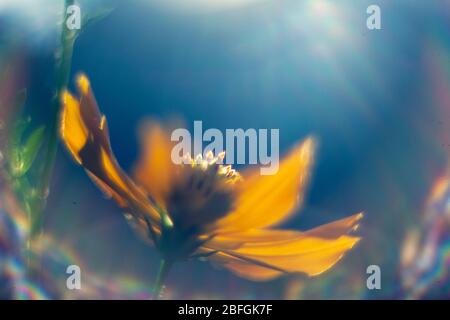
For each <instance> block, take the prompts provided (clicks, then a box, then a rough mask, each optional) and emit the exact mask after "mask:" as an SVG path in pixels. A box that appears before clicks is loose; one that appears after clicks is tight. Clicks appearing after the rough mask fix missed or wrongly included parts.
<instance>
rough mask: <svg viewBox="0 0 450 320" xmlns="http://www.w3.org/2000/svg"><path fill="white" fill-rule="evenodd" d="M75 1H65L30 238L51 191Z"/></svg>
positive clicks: (38, 231)
mask: <svg viewBox="0 0 450 320" xmlns="http://www.w3.org/2000/svg"><path fill="white" fill-rule="evenodd" d="M74 3H75V1H74V0H66V1H65V3H64V12H63V16H64V20H63V24H62V30H61V40H60V41H61V45H60V48H59V49H58V51H57V52H56V92H55V96H54V97H53V99H52V111H53V118H52V119H51V123H50V126H49V131H48V135H49V136H48V145H47V148H46V149H45V154H44V161H43V167H42V169H41V170H42V171H41V172H42V173H41V179H40V183H39V185H38V188H37V192H38V196H37V203H36V206H35V212H34V214H33V217H32V221H31V222H32V223H31V231H30V238H34V237H35V236H38V235H39V234H41V232H42V224H43V211H44V209H45V205H46V202H47V197H48V193H49V184H50V180H51V176H52V172H53V166H54V163H55V158H56V153H57V149H58V119H59V113H60V97H61V93H62V92H63V91H64V89H65V88H66V87H67V84H68V82H69V77H70V69H71V65H72V56H73V46H74V43H75V39H76V37H77V35H78V30H69V28H67V26H66V24H65V23H64V22H65V21H66V19H67V8H68V7H69V6H71V5H73V4H74Z"/></svg>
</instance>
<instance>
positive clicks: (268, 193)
mask: <svg viewBox="0 0 450 320" xmlns="http://www.w3.org/2000/svg"><path fill="white" fill-rule="evenodd" d="M314 145H315V143H314V140H313V139H312V138H308V139H306V140H305V141H304V142H303V143H302V144H301V145H299V146H298V147H296V148H294V149H293V151H291V152H290V154H288V155H287V156H286V157H285V158H284V159H283V160H282V161H281V163H280V167H279V171H278V172H277V173H276V174H274V175H268V176H263V175H261V174H260V172H259V170H253V171H252V172H251V173H249V174H246V173H245V172H244V173H243V174H242V175H243V177H244V181H243V182H242V183H241V185H240V188H239V192H238V196H237V199H236V203H235V209H234V210H233V211H232V212H231V213H230V214H229V215H228V216H226V217H225V218H223V219H221V220H220V221H218V222H217V224H216V229H217V230H218V231H219V233H226V232H233V231H244V230H247V229H251V228H256V229H258V228H265V227H270V226H273V225H276V224H280V223H281V222H283V221H285V220H286V219H288V218H289V217H290V216H291V215H292V214H294V213H295V209H297V207H298V206H299V205H300V204H301V202H302V200H303V197H304V193H305V188H306V186H307V183H308V177H309V173H310V170H311V166H312V163H313V155H314Z"/></svg>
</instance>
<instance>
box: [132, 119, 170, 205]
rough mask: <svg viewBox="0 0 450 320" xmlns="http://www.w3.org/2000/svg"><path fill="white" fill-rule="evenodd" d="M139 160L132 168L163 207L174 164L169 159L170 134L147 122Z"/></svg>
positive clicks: (136, 177) (136, 176)
mask: <svg viewBox="0 0 450 320" xmlns="http://www.w3.org/2000/svg"><path fill="white" fill-rule="evenodd" d="M141 150H142V154H141V156H140V159H139V162H138V163H137V165H136V168H135V170H134V174H133V176H134V178H135V181H137V182H139V184H140V185H142V186H143V187H144V188H145V189H146V191H147V192H148V193H149V194H150V195H151V196H152V197H153V198H154V200H155V201H156V202H157V203H158V204H159V205H161V206H162V207H165V205H166V204H165V202H166V196H167V193H168V192H169V188H170V187H171V178H172V174H173V173H174V171H175V166H174V164H173V162H172V160H171V150H172V145H171V143H170V136H169V135H168V134H167V133H166V132H165V131H164V130H163V129H162V128H161V127H160V126H159V125H158V124H156V123H151V124H148V125H147V126H146V127H145V128H144V130H143V133H142V138H141Z"/></svg>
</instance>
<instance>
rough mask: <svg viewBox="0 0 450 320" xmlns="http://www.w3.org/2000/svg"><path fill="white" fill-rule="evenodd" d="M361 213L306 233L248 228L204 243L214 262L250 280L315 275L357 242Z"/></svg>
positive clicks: (333, 262)
mask: <svg viewBox="0 0 450 320" xmlns="http://www.w3.org/2000/svg"><path fill="white" fill-rule="evenodd" d="M361 218H362V214H361V213H360V214H356V215H353V216H350V217H347V218H344V219H341V220H338V221H334V222H331V223H329V224H326V225H323V226H320V227H317V228H314V229H311V230H309V231H306V232H298V231H289V230H248V231H246V232H242V233H240V234H239V233H236V234H234V235H233V236H218V237H215V238H214V239H213V240H212V241H210V242H208V243H207V244H206V246H207V247H208V248H209V250H212V251H215V252H219V253H220V254H215V255H213V256H212V257H211V260H212V261H213V262H215V263H216V264H221V265H222V266H224V267H225V268H228V269H230V270H231V271H232V272H234V273H236V274H237V275H239V276H242V277H244V278H247V279H250V280H256V281H263V280H270V279H272V278H274V277H277V276H279V275H281V274H283V273H288V272H301V273H305V274H308V275H310V276H314V275H318V274H320V273H322V272H324V271H326V270H328V269H329V268H331V267H332V266H333V265H334V264H335V263H336V262H338V261H339V259H340V258H341V257H342V256H343V255H344V254H345V253H346V252H347V251H348V250H350V249H351V248H352V247H353V246H354V245H355V244H356V243H357V242H358V241H359V238H358V237H354V236H349V235H347V234H348V233H350V232H352V231H354V230H356V228H357V226H358V222H359V220H360V219H361Z"/></svg>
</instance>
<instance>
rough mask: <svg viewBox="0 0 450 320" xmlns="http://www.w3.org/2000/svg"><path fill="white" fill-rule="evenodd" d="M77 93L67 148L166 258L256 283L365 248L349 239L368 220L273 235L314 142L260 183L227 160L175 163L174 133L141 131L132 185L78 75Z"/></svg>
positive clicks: (66, 107) (68, 105)
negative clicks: (207, 264)
mask: <svg viewBox="0 0 450 320" xmlns="http://www.w3.org/2000/svg"><path fill="white" fill-rule="evenodd" d="M77 86H78V90H79V98H75V97H74V96H73V95H72V94H70V93H69V92H65V93H64V94H63V98H62V103H63V110H62V115H61V126H60V133H61V138H62V140H63V142H64V144H65V145H66V147H67V149H68V150H69V151H70V153H71V154H72V156H73V157H74V159H75V160H76V161H77V162H78V163H79V164H80V165H82V166H83V167H84V168H85V169H86V172H87V173H88V175H89V176H90V177H91V178H92V180H93V181H94V182H95V183H96V184H97V185H98V186H99V187H100V189H102V190H103V191H104V192H106V193H107V194H109V195H110V196H111V197H112V198H113V199H114V200H115V201H116V202H117V203H118V204H119V206H120V207H121V208H123V210H124V211H125V212H126V217H127V218H128V220H129V221H130V223H131V224H132V225H133V226H135V227H136V229H137V231H138V232H139V233H140V234H142V235H143V236H144V237H145V238H146V239H147V240H148V241H149V242H150V243H152V245H154V246H156V247H157V249H158V250H159V252H160V253H161V255H162V257H163V258H164V259H165V260H166V261H169V262H174V261H179V260H183V259H188V258H203V259H208V260H210V261H211V262H213V263H214V264H216V265H220V266H223V267H225V268H227V269H229V270H231V271H232V272H234V273H235V274H237V275H239V276H242V277H244V278H247V279H252V280H268V279H272V278H275V277H277V276H279V275H282V274H284V273H292V272H301V273H305V274H308V275H311V276H314V275H318V274H320V273H322V272H324V271H326V270H327V269H329V268H331V267H332V266H333V265H334V264H335V263H336V262H337V261H338V260H339V259H340V258H341V257H342V256H343V255H344V254H345V253H346V252H347V251H348V250H350V249H351V248H352V247H353V246H354V245H355V244H356V243H357V242H358V241H359V238H358V237H355V236H352V235H350V233H351V232H352V231H353V230H355V229H356V228H357V224H358V222H359V220H360V219H361V218H362V214H356V215H353V216H350V217H347V218H345V219H342V220H338V221H334V222H332V223H329V224H326V225H322V226H320V227H317V228H315V229H312V230H309V231H306V232H300V231H292V230H280V229H273V227H274V226H276V225H279V224H280V223H282V222H284V221H285V220H286V219H287V218H289V217H290V216H291V215H292V214H293V213H295V212H296V210H297V209H298V207H299V205H300V204H301V202H302V200H303V196H304V193H305V188H306V185H307V182H308V173H309V171H310V167H311V164H312V160H313V153H314V140H313V139H311V138H308V139H306V140H305V141H304V142H303V143H301V144H299V145H298V146H296V147H295V148H293V150H292V151H291V152H290V153H289V154H288V155H286V156H285V157H284V158H283V160H282V161H281V163H280V169H279V171H278V173H277V174H275V175H272V176H261V175H260V174H259V171H257V170H248V171H245V172H243V174H242V176H241V175H240V174H239V173H237V172H236V171H235V170H233V169H232V168H231V167H229V166H222V165H219V164H218V163H217V160H218V159H219V158H220V157H223V154H221V155H218V156H217V157H214V156H213V155H212V154H211V153H210V154H208V155H207V156H206V158H205V159H204V158H202V157H201V156H197V157H196V158H194V159H190V160H191V161H190V164H183V165H175V164H173V162H172V161H171V150H172V143H171V141H170V138H169V136H168V133H167V131H164V130H163V129H162V128H161V127H160V126H159V125H158V124H152V125H149V126H148V127H147V128H146V130H145V131H144V135H143V139H142V150H143V152H142V156H141V157H140V160H139V162H138V163H137V165H136V167H135V170H134V179H131V178H130V177H129V176H128V175H127V174H126V173H125V172H124V171H123V170H122V169H121V168H120V166H119V165H118V163H117V161H116V160H115V157H114V155H113V152H112V150H111V145H110V142H109V134H108V126H107V123H106V119H105V116H104V115H102V114H101V113H100V111H99V109H98V107H97V104H96V101H95V98H94V95H93V93H92V90H91V87H90V84H89V80H88V79H87V77H86V76H84V75H81V76H79V77H78V78H77Z"/></svg>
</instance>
